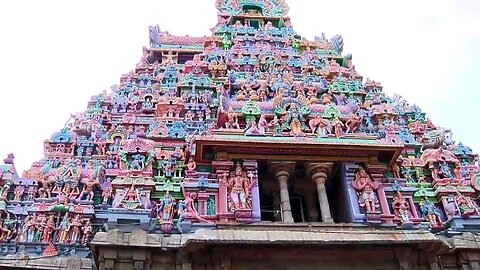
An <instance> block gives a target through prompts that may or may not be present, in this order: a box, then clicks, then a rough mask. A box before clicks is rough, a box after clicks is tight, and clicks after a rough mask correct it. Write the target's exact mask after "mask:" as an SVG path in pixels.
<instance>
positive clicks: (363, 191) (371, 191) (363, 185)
mask: <svg viewBox="0 0 480 270" xmlns="http://www.w3.org/2000/svg"><path fill="white" fill-rule="evenodd" d="M352 184H353V187H354V188H355V190H356V191H357V194H358V202H359V204H360V206H361V207H364V208H365V209H366V210H367V213H369V212H375V210H376V209H377V207H379V206H380V205H379V201H378V198H377V195H376V190H377V189H378V188H379V187H380V183H379V182H377V181H372V179H370V176H369V175H368V174H367V172H366V171H365V170H364V169H363V168H361V169H360V170H359V171H358V172H357V174H356V175H355V180H354V181H353V183H352Z"/></svg>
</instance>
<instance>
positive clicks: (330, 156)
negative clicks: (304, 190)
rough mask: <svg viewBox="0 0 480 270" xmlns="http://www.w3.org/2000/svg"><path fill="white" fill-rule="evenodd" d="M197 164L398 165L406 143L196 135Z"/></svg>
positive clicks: (370, 140) (368, 140)
mask: <svg viewBox="0 0 480 270" xmlns="http://www.w3.org/2000/svg"><path fill="white" fill-rule="evenodd" d="M195 142H196V156H197V161H199V162H202V161H206V160H208V159H211V158H213V156H212V155H213V153H215V154H217V158H219V157H218V155H227V156H226V157H225V156H222V157H221V158H227V159H237V158H241V159H256V160H297V161H298V160H300V161H301V160H304V161H321V162H366V163H373V164H378V163H383V164H392V163H394V162H395V161H396V160H397V159H398V157H399V156H400V154H401V153H402V150H403V149H404V147H405V146H404V145H403V144H389V143H386V142H382V141H380V140H374V139H348V138H341V139H337V138H309V137H252V136H244V135H218V134H215V135H203V136H196V138H195Z"/></svg>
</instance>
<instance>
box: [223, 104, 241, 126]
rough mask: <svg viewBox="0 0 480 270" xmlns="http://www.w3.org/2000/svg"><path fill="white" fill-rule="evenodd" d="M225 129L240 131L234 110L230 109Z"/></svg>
mask: <svg viewBox="0 0 480 270" xmlns="http://www.w3.org/2000/svg"><path fill="white" fill-rule="evenodd" d="M225 128H227V129H240V125H239V124H238V117H237V115H236V114H235V112H234V111H233V108H232V107H230V108H229V109H228V113H227V122H226V123H225Z"/></svg>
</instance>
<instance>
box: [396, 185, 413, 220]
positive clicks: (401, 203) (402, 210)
mask: <svg viewBox="0 0 480 270" xmlns="http://www.w3.org/2000/svg"><path fill="white" fill-rule="evenodd" d="M392 207H393V212H394V215H395V217H397V218H400V223H401V224H404V223H408V222H410V216H411V213H410V205H409V204H408V201H407V200H406V199H405V197H403V195H402V193H401V192H400V191H397V195H396V196H395V197H394V198H393V203H392Z"/></svg>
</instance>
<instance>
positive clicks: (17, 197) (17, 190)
mask: <svg viewBox="0 0 480 270" xmlns="http://www.w3.org/2000/svg"><path fill="white" fill-rule="evenodd" d="M24 192H25V187H24V186H22V184H21V183H20V185H18V186H17V187H16V188H15V197H14V199H13V200H14V201H17V202H19V201H21V200H22V197H23V193H24Z"/></svg>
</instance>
